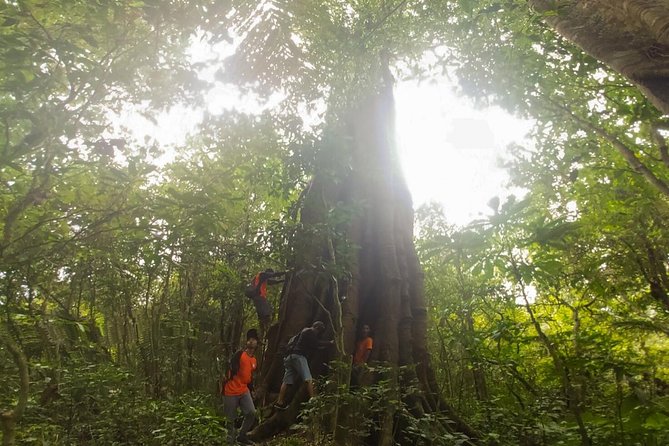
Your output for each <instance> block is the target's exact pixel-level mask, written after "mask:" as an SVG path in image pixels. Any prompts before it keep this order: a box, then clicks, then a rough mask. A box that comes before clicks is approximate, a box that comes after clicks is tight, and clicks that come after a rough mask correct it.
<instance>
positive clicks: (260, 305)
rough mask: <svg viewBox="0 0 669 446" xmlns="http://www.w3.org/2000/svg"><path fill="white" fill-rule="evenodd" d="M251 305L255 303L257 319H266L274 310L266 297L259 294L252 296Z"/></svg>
mask: <svg viewBox="0 0 669 446" xmlns="http://www.w3.org/2000/svg"><path fill="white" fill-rule="evenodd" d="M253 305H255V307H256V313H258V319H266V318H269V317H272V314H273V313H274V310H273V308H272V305H271V304H270V303H269V302H268V301H267V299H264V298H262V297H260V296H256V297H254V298H253Z"/></svg>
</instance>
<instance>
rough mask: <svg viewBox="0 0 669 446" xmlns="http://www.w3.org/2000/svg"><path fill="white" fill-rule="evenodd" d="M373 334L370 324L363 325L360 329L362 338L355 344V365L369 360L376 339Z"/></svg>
mask: <svg viewBox="0 0 669 446" xmlns="http://www.w3.org/2000/svg"><path fill="white" fill-rule="evenodd" d="M371 335H372V329H371V328H369V325H367V324H365V325H363V326H362V330H361V331H360V338H359V339H358V342H356V344H355V354H354V355H353V366H354V367H356V366H361V365H363V364H366V363H367V361H368V360H369V355H370V354H371V353H372V347H373V346H374V340H373V339H372V336H371Z"/></svg>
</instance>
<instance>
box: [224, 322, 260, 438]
mask: <svg viewBox="0 0 669 446" xmlns="http://www.w3.org/2000/svg"><path fill="white" fill-rule="evenodd" d="M257 347H258V335H257V331H256V330H255V329H251V330H249V331H248V332H247V334H246V347H245V348H244V350H243V351H241V352H237V353H235V355H234V356H233V357H232V359H231V360H230V365H229V370H228V372H227V374H228V375H229V376H226V378H227V381H226V382H225V385H224V387H223V395H224V396H223V407H224V411H225V416H226V418H227V419H228V424H229V426H228V444H231V445H232V444H234V442H235V440H236V441H237V443H239V444H253V443H252V442H251V440H249V439H248V438H247V436H246V433H247V432H248V431H249V429H251V426H253V423H255V420H256V408H255V406H254V405H253V398H252V397H251V391H252V390H253V372H254V371H255V369H256V366H257V363H256V358H255V357H254V353H255V351H256V348H257ZM238 408H239V409H241V411H242V414H243V415H244V421H243V422H242V427H241V428H240V429H239V435H237V436H236V437H235V430H236V428H235V420H236V419H237V409H238Z"/></svg>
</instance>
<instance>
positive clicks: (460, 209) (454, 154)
mask: <svg viewBox="0 0 669 446" xmlns="http://www.w3.org/2000/svg"><path fill="white" fill-rule="evenodd" d="M395 95H396V105H397V133H398V134H397V140H398V144H399V149H400V158H401V161H402V166H403V168H404V173H405V176H406V178H407V182H408V185H409V189H410V190H411V194H412V196H413V201H414V207H416V208H417V207H418V206H420V205H421V204H424V203H427V202H437V203H441V204H442V206H443V207H444V210H445V213H446V217H447V219H448V221H449V222H451V223H455V224H458V225H464V224H466V223H468V222H470V221H471V220H473V219H475V218H478V217H480V215H481V214H484V215H488V214H490V213H491V212H492V211H491V210H490V209H489V208H488V206H487V202H488V201H489V200H490V198H492V197H494V196H496V195H497V196H500V197H501V198H502V201H504V200H503V198H504V197H505V196H506V195H508V191H504V190H503V186H504V183H505V182H506V180H507V178H508V175H507V172H506V171H505V170H504V169H502V168H500V167H499V165H498V160H499V159H500V157H502V158H503V157H504V155H505V153H506V147H507V145H508V144H509V143H511V142H513V141H517V142H521V141H522V140H523V138H524V136H525V134H526V133H527V132H528V131H529V129H530V126H531V123H530V122H528V121H522V120H520V119H517V118H515V117H513V116H511V115H510V114H508V113H506V112H505V111H503V110H501V109H499V108H489V109H485V110H477V109H475V108H474V107H473V105H472V104H471V103H470V101H469V100H467V98H464V97H460V96H457V95H455V94H454V93H453V91H452V86H451V85H448V84H447V83H446V82H445V81H444V82H441V83H439V82H434V83H428V82H423V83H421V84H418V83H417V82H402V83H400V84H399V85H398V87H397V89H396V92H395Z"/></svg>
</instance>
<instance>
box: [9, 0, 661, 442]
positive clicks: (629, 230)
mask: <svg viewBox="0 0 669 446" xmlns="http://www.w3.org/2000/svg"><path fill="white" fill-rule="evenodd" d="M533 3H544V2H533ZM591 3H593V4H594V3H597V2H591ZM621 3H626V4H630V3H634V2H621ZM651 3H652V2H651ZM535 6H536V5H535ZM233 8H234V9H233ZM664 9H665V10H666V7H665V8H664ZM537 10H538V11H539V12H537ZM665 14H669V13H667V12H666V11H665ZM555 17H556V13H555V11H553V10H550V9H549V10H548V11H546V10H545V9H541V8H537V9H536V10H535V9H531V8H529V7H528V5H527V2H524V1H514V0H509V1H492V0H489V1H479V2H474V1H459V2H448V1H401V0H398V1H397V2H385V1H358V2H348V3H347V2H340V1H335V0H332V1H323V2H313V3H312V2H283V1H265V2H220V1H216V2H214V1H189V2H180V1H156V0H151V1H149V0H146V1H107V0H102V1H97V2H86V1H82V2H74V1H67V0H60V1H49V2H40V1H17V2H10V1H7V2H3V3H2V4H0V54H1V56H0V177H1V183H0V208H1V209H2V214H1V217H2V222H1V223H0V224H1V225H2V234H1V239H0V310H1V311H2V324H1V325H0V341H1V342H0V381H1V382H2V383H3V385H2V386H0V410H2V417H1V418H2V421H3V441H4V442H5V444H11V443H10V442H11V441H14V438H13V435H15V436H16V438H15V441H16V443H18V444H203V445H204V444H207V445H209V444H222V442H223V441H224V440H223V439H224V437H225V436H224V429H225V427H224V425H223V424H222V418H221V414H220V407H219V405H220V401H219V397H218V396H217V387H218V378H219V376H220V374H221V372H222V369H223V367H224V364H225V361H226V359H227V357H228V356H229V355H230V353H231V352H232V351H233V350H234V349H236V348H237V346H238V345H239V342H240V337H241V334H242V333H243V330H244V329H245V328H248V327H250V326H252V325H255V323H256V321H255V315H254V314H253V310H252V307H251V305H250V302H248V301H247V300H246V299H245V298H244V297H243V285H244V283H245V281H246V280H247V279H248V278H249V277H250V276H251V275H253V274H254V273H255V272H256V271H257V270H259V269H261V268H264V267H267V266H272V267H274V268H278V269H281V268H283V267H284V266H285V265H287V264H290V263H291V261H292V260H293V259H294V258H295V256H296V255H298V253H296V251H295V249H296V248H295V243H294V240H295V236H296V234H304V233H305V232H307V233H308V232H309V231H312V232H313V233H319V232H322V233H328V234H330V235H332V234H334V235H335V236H339V235H341V234H338V233H337V227H338V225H340V224H341V223H342V222H343V221H346V220H347V219H350V218H352V214H353V213H354V212H355V210H354V209H348V208H337V209H335V211H333V212H332V213H331V215H330V217H331V220H330V221H327V222H326V223H325V224H323V225H321V226H318V227H307V228H305V227H304V225H303V224H302V223H301V222H300V219H299V210H300V208H301V206H302V201H301V200H302V195H301V192H302V191H303V190H304V189H305V188H306V187H307V186H308V184H309V182H310V179H311V178H312V175H314V174H316V173H318V174H319V175H327V174H328V173H329V174H331V176H332V177H333V178H336V177H337V173H338V172H342V171H346V170H347V169H351V168H352V167H351V166H349V165H347V157H346V156H341V154H342V152H341V148H338V147H336V146H335V145H334V143H333V141H335V139H334V138H332V137H331V136H332V135H333V134H335V133H336V132H337V131H338V130H339V129H338V126H340V125H341V119H340V118H341V117H342V114H343V113H344V111H345V110H346V108H347V106H348V104H350V103H351V102H353V101H355V100H356V98H358V97H360V96H364V94H365V92H368V91H374V90H375V88H378V78H376V77H374V76H372V75H371V74H372V73H378V64H379V63H380V62H379V61H381V62H384V61H385V62H388V63H390V66H391V69H392V73H393V75H394V76H395V78H397V79H424V80H429V79H430V78H432V77H434V76H437V75H442V74H444V73H446V74H448V75H450V76H452V77H453V78H454V79H455V80H456V81H457V85H458V89H459V92H460V93H461V94H465V95H468V96H469V97H472V98H474V99H475V100H476V101H477V102H479V103H480V104H481V105H490V104H495V105H501V106H502V107H504V108H505V109H507V110H508V111H510V112H512V113H514V114H516V115H517V116H521V117H524V118H529V119H532V120H533V121H534V122H535V126H534V127H533V129H532V130H531V133H530V135H529V142H528V143H527V146H520V145H518V146H515V147H512V148H511V151H512V154H513V156H512V157H511V158H510V159H508V160H506V163H507V164H506V167H507V168H508V170H509V172H510V173H511V180H510V186H514V187H517V188H519V189H521V190H523V191H525V193H524V195H523V196H518V197H514V196H509V197H507V198H504V199H502V200H500V199H499V198H496V197H492V199H491V201H490V203H489V205H490V207H491V213H490V216H489V217H487V218H484V219H481V220H478V221H474V222H472V223H471V224H469V225H468V226H466V227H456V226H453V225H451V224H449V221H448V215H444V212H443V210H442V209H440V208H439V207H437V206H424V207H422V208H420V209H418V210H417V212H416V222H415V223H416V247H417V250H418V254H419V257H420V259H421V263H422V266H423V269H424V275H425V295H426V299H427V301H428V309H429V311H428V316H429V325H428V342H429V347H430V352H431V354H432V361H433V364H432V365H433V368H434V370H435V372H436V378H437V382H438V384H439V390H440V392H441V395H442V396H443V398H444V399H445V400H446V401H448V402H449V403H450V404H451V405H452V406H453V407H454V408H455V410H456V411H457V413H458V414H459V415H460V416H461V417H462V418H464V419H466V420H467V421H468V423H470V424H471V425H472V426H474V427H475V428H476V429H477V430H478V431H479V432H481V433H482V434H483V435H484V438H483V441H496V442H498V443H499V444H508V445H517V444H523V445H553V444H567V445H569V444H583V445H586V444H604V443H611V444H620V445H662V444H667V443H669V433H668V432H669V429H668V428H669V363H668V361H667V358H668V357H669V355H668V353H669V352H668V349H669V343H668V342H667V336H669V294H668V292H669V275H668V273H667V253H668V252H669V228H668V227H667V224H666V223H665V222H666V221H667V217H668V214H669V208H668V207H667V196H669V185H668V184H667V181H669V175H668V174H669V172H668V168H669V152H668V149H667V143H666V137H667V135H669V120H668V119H667V118H666V117H665V116H663V115H662V114H661V113H660V112H659V111H658V109H657V108H655V106H654V105H652V104H651V103H650V102H649V100H648V99H647V98H646V97H644V96H643V95H642V94H641V93H640V92H639V90H638V89H637V87H636V86H635V85H634V84H632V83H631V82H630V81H629V80H628V79H627V78H623V77H622V76H621V75H619V74H617V73H616V72H615V71H613V70H612V69H610V68H608V67H607V66H605V65H603V64H602V63H601V62H599V61H597V60H595V59H594V58H593V57H591V56H589V55H588V54H586V53H584V52H583V51H582V50H581V49H580V48H578V47H576V46H574V45H573V44H571V43H569V42H568V41H566V40H564V39H563V38H562V37H560V36H559V35H558V34H556V33H555V32H554V31H553V29H552V28H551V27H550V23H551V21H553V20H554V19H555ZM194 45H211V46H212V47H213V48H219V49H220V48H224V47H230V46H232V47H235V48H236V49H237V52H236V53H235V54H234V55H233V56H231V57H228V58H224V57H223V56H220V57H213V58H212V59H209V60H204V61H197V62H194V61H193V58H192V48H193V46H194ZM663 48H664V47H659V49H657V48H656V49H657V50H658V51H660V52H661V51H663ZM370 54H371V55H374V57H370ZM426 54H428V55H430V57H429V60H431V62H430V63H429V64H428V63H426V62H425V60H426V59H425V55H426ZM205 73H209V74H212V73H213V74H214V75H213V76H209V75H205ZM626 74H627V75H628V77H631V76H630V75H629V74H628V73H626ZM230 83H232V84H234V85H236V86H238V87H239V88H241V89H242V91H243V92H244V94H248V95H253V96H254V97H256V98H258V100H259V101H260V102H263V101H264V100H269V99H268V98H272V100H271V103H272V104H273V105H272V106H271V107H267V108H265V110H264V111H263V112H259V113H257V114H244V113H241V112H236V111H226V112H223V113H210V112H206V111H205V112H204V113H203V115H202V116H203V117H202V121H201V123H200V124H199V126H198V129H197V131H196V132H194V134H193V135H192V136H190V137H189V138H188V139H187V141H186V143H185V144H184V145H183V147H180V148H178V150H177V153H176V156H175V158H174V160H173V161H171V162H169V163H168V164H165V165H163V164H162V163H159V162H158V159H159V157H160V156H161V155H162V154H163V153H164V150H165V148H164V147H161V146H160V145H159V144H157V143H156V142H155V141H152V140H150V139H146V140H137V139H135V137H134V136H133V134H132V132H130V131H129V130H128V129H125V128H122V127H121V126H119V124H118V122H119V118H118V116H120V115H121V114H123V113H124V112H126V111H128V110H131V111H134V112H136V113H138V114H141V115H142V116H144V117H145V118H147V119H149V120H157V119H159V117H160V115H161V113H163V112H165V111H167V110H170V109H171V108H172V107H175V106H181V107H184V110H185V111H184V113H185V114H191V113H193V114H195V113H199V112H200V111H201V110H206V109H207V98H208V95H209V94H210V92H211V91H212V89H213V88H217V87H220V86H221V85H226V84H230ZM277 97H278V99H277ZM318 266H319V265H314V267H318ZM272 293H273V294H272V295H271V297H270V299H272V300H274V301H275V302H278V299H279V290H274V291H273V292H272ZM378 367H382V365H378ZM404 390H405V391H406V392H411V389H404ZM359 392H360V393H358V394H356V395H355V398H356V399H358V400H361V401H366V403H367V404H365V405H363V406H364V408H362V409H361V408H358V409H356V410H359V411H360V413H361V414H363V415H364V417H361V419H366V420H368V422H361V423H360V425H357V426H355V429H354V431H356V432H357V431H359V435H360V438H365V436H366V435H367V434H368V433H369V432H370V431H373V430H374V429H375V425H374V422H375V417H376V416H378V413H380V411H382V410H383V407H377V406H376V403H377V402H378V401H381V400H383V398H392V395H390V394H389V393H388V389H387V388H384V384H383V382H380V383H377V385H375V386H373V387H370V388H367V389H362V390H360V391H359ZM328 398H329V397H328V393H327V392H323V394H322V396H321V397H320V398H316V399H315V400H314V401H312V402H311V403H310V405H309V406H308V407H307V411H306V412H305V413H306V414H305V416H304V417H303V419H302V427H301V428H302V429H306V430H308V431H309V432H311V435H313V438H308V439H307V440H304V441H307V443H306V444H315V443H317V442H320V443H322V444H327V442H328V441H329V437H328V435H327V432H324V431H323V430H322V429H321V424H322V423H320V422H319V417H320V416H323V414H325V413H327V410H328V407H327V406H328V404H330V403H332V401H331V400H329V399H328ZM342 404H343V403H342ZM397 404H398V405H401V404H402V403H401V401H399V400H398V401H397ZM351 410H353V409H351ZM405 412H406V411H404V412H403V411H399V412H398V413H399V414H400V415H399V416H403V415H402V414H405ZM426 417H427V416H426ZM432 421H433V420H432V419H429V418H426V419H424V420H420V419H415V418H411V417H410V416H408V415H407V416H406V420H404V421H403V423H400V426H403V428H404V429H405V430H406V431H407V432H406V435H407V436H413V437H412V438H413V439H414V442H415V443H416V444H448V445H451V444H462V442H463V441H464V439H463V438H462V436H461V435H458V434H456V433H444V434H443V435H442V436H441V437H439V438H434V437H430V438H425V437H427V436H426V430H425V429H424V426H425V424H424V423H430V422H432ZM296 429H298V430H299V429H300V427H299V426H298V427H297V428H296ZM299 438H300V436H296V437H286V438H282V439H279V440H276V441H277V442H283V443H284V444H301V443H300V439H299Z"/></svg>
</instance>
